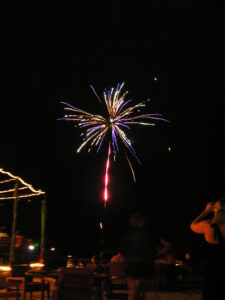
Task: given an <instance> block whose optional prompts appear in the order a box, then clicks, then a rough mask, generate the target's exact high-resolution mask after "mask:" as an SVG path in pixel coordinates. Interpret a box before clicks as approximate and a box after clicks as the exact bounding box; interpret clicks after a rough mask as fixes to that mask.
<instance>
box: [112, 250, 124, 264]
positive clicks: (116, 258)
mask: <svg viewBox="0 0 225 300" xmlns="http://www.w3.org/2000/svg"><path fill="white" fill-rule="evenodd" d="M110 262H111V263H124V262H126V258H125V257H124V256H123V255H122V253H121V252H120V251H118V252H117V254H116V255H114V256H112V258H111V260H110Z"/></svg>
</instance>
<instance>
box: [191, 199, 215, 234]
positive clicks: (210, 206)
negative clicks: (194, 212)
mask: <svg viewBox="0 0 225 300" xmlns="http://www.w3.org/2000/svg"><path fill="white" fill-rule="evenodd" d="M213 211H214V202H209V203H207V205H206V207H205V209H204V210H203V212H202V213H201V214H200V215H199V216H198V217H197V218H195V219H194V220H193V221H192V223H191V225H190V228H191V230H192V231H194V232H195V233H199V234H204V233H205V232H206V230H207V229H208V228H209V226H210V225H211V218H210V215H211V214H212V213H213Z"/></svg>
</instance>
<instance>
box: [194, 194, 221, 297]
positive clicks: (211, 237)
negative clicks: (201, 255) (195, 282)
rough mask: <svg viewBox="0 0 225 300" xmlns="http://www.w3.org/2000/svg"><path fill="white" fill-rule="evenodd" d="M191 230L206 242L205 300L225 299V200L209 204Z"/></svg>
mask: <svg viewBox="0 0 225 300" xmlns="http://www.w3.org/2000/svg"><path fill="white" fill-rule="evenodd" d="M190 229H191V230H192V231H193V232H195V233H197V234H202V235H203V236H204V240H205V248H206V252H205V260H204V270H203V286H202V295H203V300H217V299H218V300H219V299H225V199H220V200H218V201H216V202H209V203H207V205H206V207H205V209H204V210H203V212H202V213H201V214H200V215H199V216H197V218H195V219H194V220H193V221H192V223H191V225H190Z"/></svg>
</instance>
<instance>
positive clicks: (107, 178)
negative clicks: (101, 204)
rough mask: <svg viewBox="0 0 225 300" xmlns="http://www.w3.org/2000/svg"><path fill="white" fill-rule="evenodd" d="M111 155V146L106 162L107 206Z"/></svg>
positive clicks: (105, 197) (105, 194) (105, 191)
mask: <svg viewBox="0 0 225 300" xmlns="http://www.w3.org/2000/svg"><path fill="white" fill-rule="evenodd" d="M110 154H111V147H110V144H109V150H108V157H107V161H106V168H105V190H104V201H105V206H106V203H107V201H108V199H109V194H108V183H109V164H110Z"/></svg>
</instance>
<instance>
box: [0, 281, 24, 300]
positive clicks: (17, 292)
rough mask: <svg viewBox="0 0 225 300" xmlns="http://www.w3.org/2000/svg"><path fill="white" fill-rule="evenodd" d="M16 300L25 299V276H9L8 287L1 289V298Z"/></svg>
mask: <svg viewBox="0 0 225 300" xmlns="http://www.w3.org/2000/svg"><path fill="white" fill-rule="evenodd" d="M11 298H14V299H16V300H19V299H22V300H24V299H25V279H24V277H7V278H6V288H5V289H4V290H1V291H0V299H5V300H8V299H11Z"/></svg>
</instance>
